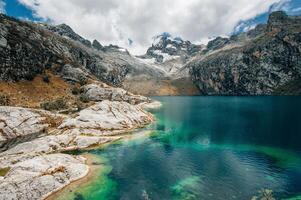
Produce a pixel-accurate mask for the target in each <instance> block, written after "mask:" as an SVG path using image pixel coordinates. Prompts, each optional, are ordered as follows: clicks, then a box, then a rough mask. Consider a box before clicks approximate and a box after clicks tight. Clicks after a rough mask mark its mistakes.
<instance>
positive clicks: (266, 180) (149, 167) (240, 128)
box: [73, 97, 301, 200]
mask: <svg viewBox="0 0 301 200" xmlns="http://www.w3.org/2000/svg"><path fill="white" fill-rule="evenodd" d="M156 99H157V100H160V101H161V102H163V107H162V108H161V109H159V110H155V111H153V113H154V114H155V115H156V117H157V119H158V120H157V123H156V124H155V125H152V126H150V127H148V129H151V130H154V132H153V133H152V134H151V136H150V137H146V138H143V139H136V140H133V141H126V142H120V143H118V144H113V145H111V146H109V147H108V148H105V149H98V150H93V151H90V153H92V154H95V155H97V156H99V157H101V158H103V159H104V161H103V162H104V164H105V165H106V170H105V171H103V172H102V173H101V174H99V177H97V181H95V180H94V182H91V184H90V186H89V187H86V188H80V189H78V191H73V193H75V194H76V196H75V199H89V200H93V199H95V200H96V199H112V200H113V199H123V200H135V199H155V200H156V199H204V200H207V199H210V200H211V199H213V200H219V199H220V200H225V199H239V200H244V199H251V198H252V197H253V196H254V195H256V194H257V191H258V190H260V189H262V188H266V189H271V190H273V191H274V196H275V197H276V199H285V198H291V197H295V196H298V195H300V194H301V117H300V115H301V97H157V98H156Z"/></svg>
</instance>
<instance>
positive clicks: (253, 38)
mask: <svg viewBox="0 0 301 200" xmlns="http://www.w3.org/2000/svg"><path fill="white" fill-rule="evenodd" d="M300 51H301V17H293V16H287V15H286V14H285V13H284V12H281V11H279V12H274V13H272V14H271V15H270V17H269V20H268V24H267V25H258V26H257V27H256V28H255V29H254V30H251V31H249V32H247V33H242V34H239V35H234V36H232V37H230V38H220V37H219V38H217V39H215V40H214V41H211V42H210V43H209V44H208V47H207V49H206V50H204V51H202V52H201V53H200V54H199V55H198V56H196V57H195V58H194V59H193V60H192V61H191V62H189V63H188V64H187V65H186V67H187V68H189V69H190V74H191V76H192V78H193V81H194V83H195V84H196V85H197V86H198V87H199V89H200V90H201V92H202V94H204V95H269V94H300V89H298V88H296V85H300V80H301V79H300V76H301V74H300V73H301V53H300Z"/></svg>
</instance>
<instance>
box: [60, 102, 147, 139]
mask: <svg viewBox="0 0 301 200" xmlns="http://www.w3.org/2000/svg"><path fill="white" fill-rule="evenodd" d="M152 121H153V116H152V115H151V114H150V113H148V112H146V111H144V110H143V109H141V108H140V107H138V106H133V105H130V104H129V103H126V102H116V101H115V102H111V101H107V100H105V101H102V102H100V103H96V104H95V105H94V106H92V107H90V108H87V109H84V110H82V111H81V112H79V113H78V116H77V117H75V118H68V119H66V120H65V121H64V122H63V124H62V125H61V126H60V127H59V128H61V129H75V130H77V129H80V131H81V132H82V133H83V134H88V135H115V134H118V133H119V134H120V133H121V132H126V131H129V130H133V129H135V128H139V127H142V126H144V125H146V124H148V123H150V122H152Z"/></svg>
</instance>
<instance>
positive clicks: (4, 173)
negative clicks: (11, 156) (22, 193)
mask: <svg viewBox="0 0 301 200" xmlns="http://www.w3.org/2000/svg"><path fill="white" fill-rule="evenodd" d="M9 170H10V168H9V167H6V168H2V169H0V176H5V175H6V174H7V173H8V172H9Z"/></svg>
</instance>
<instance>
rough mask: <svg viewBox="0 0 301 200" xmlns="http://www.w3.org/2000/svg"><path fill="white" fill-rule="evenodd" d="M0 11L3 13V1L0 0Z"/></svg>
mask: <svg viewBox="0 0 301 200" xmlns="http://www.w3.org/2000/svg"><path fill="white" fill-rule="evenodd" d="M0 13H5V2H4V1H2V0H0Z"/></svg>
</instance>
